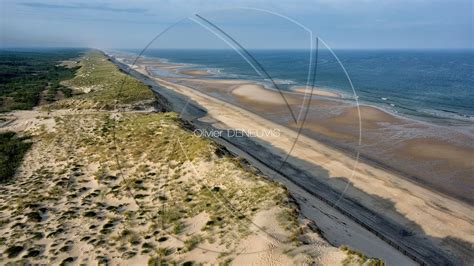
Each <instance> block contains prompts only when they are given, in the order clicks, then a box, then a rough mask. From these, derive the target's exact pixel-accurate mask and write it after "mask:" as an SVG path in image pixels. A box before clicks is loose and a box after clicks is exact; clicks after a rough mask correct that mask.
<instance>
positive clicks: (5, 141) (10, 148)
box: [0, 132, 32, 182]
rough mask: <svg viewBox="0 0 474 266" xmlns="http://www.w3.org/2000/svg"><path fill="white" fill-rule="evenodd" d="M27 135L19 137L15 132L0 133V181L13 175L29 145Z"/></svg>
mask: <svg viewBox="0 0 474 266" xmlns="http://www.w3.org/2000/svg"><path fill="white" fill-rule="evenodd" d="M28 139H29V138H28V137H20V136H18V135H17V134H16V133H15V132H5V133H0V182H4V181H7V180H8V179H10V178H12V177H13V176H14V175H15V172H16V169H17V168H18V167H19V166H20V164H21V162H22V161H23V157H24V156H25V153H26V152H27V151H28V149H29V148H30V147H31V145H32V144H31V142H29V141H28Z"/></svg>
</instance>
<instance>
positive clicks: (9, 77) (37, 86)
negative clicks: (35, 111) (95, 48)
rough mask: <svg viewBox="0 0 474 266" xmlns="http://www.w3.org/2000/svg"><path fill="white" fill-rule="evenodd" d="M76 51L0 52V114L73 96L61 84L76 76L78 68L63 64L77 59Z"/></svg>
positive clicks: (77, 53)
mask: <svg viewBox="0 0 474 266" xmlns="http://www.w3.org/2000/svg"><path fill="white" fill-rule="evenodd" d="M81 52H82V51H81V50H77V49H61V50H49V49H48V50H38V51H34V52H31V51H30V52H26V51H22V52H19V51H0V112H8V111H11V110H15V109H31V108H33V107H34V106H36V105H38V104H40V103H50V102H53V101H55V100H58V99H61V98H65V97H70V96H71V95H72V90H71V89H70V88H68V87H67V86H64V85H63V84H62V81H64V80H67V79H71V78H73V77H74V73H75V72H76V70H77V69H78V67H67V66H64V65H60V64H61V61H62V60H66V59H70V58H73V57H77V56H79V55H80V54H81Z"/></svg>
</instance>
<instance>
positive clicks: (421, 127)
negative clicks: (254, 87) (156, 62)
mask: <svg viewBox="0 0 474 266" xmlns="http://www.w3.org/2000/svg"><path fill="white" fill-rule="evenodd" d="M143 70H144V68H142V69H141V71H142V73H143V74H146V72H145V71H143ZM153 80H154V81H155V82H157V83H158V84H160V85H161V86H164V87H166V88H168V89H170V90H173V91H176V92H178V93H180V94H183V95H186V96H187V97H189V98H191V99H192V100H193V101H195V102H197V103H199V104H200V105H201V106H204V107H205V108H206V111H207V113H208V117H211V118H209V120H214V121H216V122H215V123H214V125H215V126H219V127H222V128H242V127H244V128H247V129H253V130H258V129H262V128H278V129H279V130H280V131H281V133H282V134H281V135H280V136H278V137H271V136H270V137H267V138H265V139H254V140H253V141H254V142H256V143H258V144H259V145H261V146H262V147H265V149H268V150H271V151H272V153H274V154H277V155H280V156H282V157H284V156H286V154H287V153H288V151H289V150H290V149H291V147H292V146H293V143H294V141H295V139H296V135H297V134H296V132H295V131H294V130H291V127H295V126H297V125H291V122H290V123H288V125H287V126H283V125H282V124H284V123H283V122H284V121H285V119H282V118H281V116H282V114H285V113H286V114H287V110H285V107H284V106H281V108H275V103H273V102H272V103H271V104H268V103H259V104H255V103H252V102H251V101H250V100H248V99H246V98H251V97H252V96H253V95H254V93H253V92H251V91H249V90H248V89H247V90H242V91H241V92H240V95H239V96H238V97H233V96H232V93H230V94H229V92H232V91H233V90H234V89H235V87H236V86H239V84H241V82H240V81H237V82H235V81H225V82H223V81H213V80H196V81H192V80H172V79H171V80H170V79H168V80H167V79H166V78H165V79H163V78H153ZM193 82H195V83H194V84H193ZM177 83H179V84H177ZM223 84H224V85H228V86H227V87H226V86H223ZM193 85H194V88H193ZM203 85H206V86H203ZM211 96H212V97H211ZM266 96H267V97H265V98H270V99H271V100H272V101H275V102H276V101H277V98H278V97H281V96H280V95H278V94H271V97H270V95H266ZM242 97H243V98H242ZM288 97H289V99H293V100H295V101H297V102H298V101H303V100H304V99H303V98H302V97H301V96H295V95H288ZM298 97H299V98H298ZM224 99H225V101H224ZM267 101H268V99H267ZM312 103H316V104H315V105H311V107H310V110H311V114H312V115H311V116H308V119H307V120H306V122H305V126H304V131H303V132H304V133H305V136H299V138H298V141H297V142H296V143H295V147H294V149H293V150H292V152H291V156H290V157H289V158H288V164H291V165H293V166H295V167H297V168H298V169H301V170H302V171H306V172H309V173H311V176H312V178H314V182H316V181H321V182H324V184H328V185H329V186H330V187H331V188H334V189H335V190H337V191H340V192H341V193H342V194H341V195H343V199H353V200H356V201H358V202H359V203H361V204H362V205H364V206H365V207H367V208H368V209H370V210H372V211H374V212H375V213H377V215H378V216H380V217H383V218H384V219H386V221H391V222H393V223H395V224H398V225H402V226H403V227H404V228H405V229H406V230H407V231H408V232H412V233H408V234H409V235H412V234H415V235H416V236H417V237H414V236H411V237H410V238H409V239H408V238H407V239H406V240H404V241H408V242H407V243H410V242H411V241H414V242H413V243H414V244H416V243H418V245H419V246H420V247H419V248H420V249H421V245H422V243H425V242H426V245H427V246H428V247H433V245H434V246H436V247H438V248H441V249H443V250H444V251H446V252H452V253H454V254H456V256H457V257H461V258H462V259H463V260H467V261H471V262H472V261H473V258H472V255H469V254H472V252H470V250H471V249H472V243H474V237H473V235H474V234H473V232H474V227H473V226H472V224H474V221H473V219H472V214H473V213H474V209H473V207H472V205H471V204H470V203H467V202H470V201H472V198H470V197H472V195H473V194H472V193H470V194H469V192H472V181H473V180H472V178H470V177H469V176H470V175H466V174H469V173H472V162H471V161H469V160H468V159H464V160H461V162H457V161H458V160H457V159H456V158H464V157H471V158H472V156H469V155H471V154H473V149H472V147H471V146H472V139H471V136H469V135H466V134H464V133H460V132H457V131H456V132H454V133H453V132H452V131H448V132H447V133H444V134H443V132H442V131H440V127H437V126H433V125H427V124H423V123H418V122H416V121H412V120H408V119H403V118H400V117H397V116H394V115H391V114H389V113H387V112H384V111H382V110H380V109H378V108H374V107H369V106H362V107H359V108H357V107H356V106H353V105H351V104H347V103H345V102H341V101H336V100H327V99H319V98H315V99H314V101H312ZM242 107H244V108H242ZM291 107H292V108H295V110H296V111H301V107H300V106H299V105H298V106H291ZM328 107H329V108H328ZM244 109H247V111H245V110H244ZM359 112H360V114H361V121H362V129H363V131H362V132H363V134H362V136H361V140H362V146H360V147H359V148H358V150H360V151H361V154H362V155H363V154H372V155H373V156H374V155H375V157H376V158H368V160H367V161H366V160H364V161H359V162H356V160H354V157H355V156H356V153H355V149H353V148H354V144H357V143H358V140H359V134H358V133H359V122H358V118H359ZM256 113H258V114H259V116H257V115H255V114H256ZM286 117H287V116H286ZM286 121H287V122H288V121H289V120H288V119H286ZM288 126H289V127H290V128H288ZM443 130H445V129H443ZM401 132H402V133H404V134H401ZM407 132H408V133H407ZM312 134H313V135H312ZM420 136H423V137H421V138H420ZM321 140H325V141H327V142H328V143H331V145H327V144H324V143H323V142H321ZM463 143H464V145H463ZM333 144H334V145H333ZM351 145H352V147H351ZM413 145H414V147H415V148H410V147H413ZM420 145H421V146H420ZM440 145H442V147H443V149H446V147H451V148H450V150H449V152H450V156H445V157H443V158H441V159H439V158H436V159H434V160H433V156H436V155H433V153H435V152H439V153H442V151H441V152H440V151H439V150H438V149H439V148H440V147H441V146H440ZM470 145H471V146H470ZM334 147H337V148H336V149H334ZM416 147H420V148H416ZM249 149H250V147H249ZM430 149H431V150H430ZM351 150H352V151H351ZM407 153H408V154H411V155H412V156H414V157H416V160H414V159H413V158H407ZM451 155H452V156H451ZM417 160H419V161H417ZM369 162H370V163H369ZM384 162H389V163H390V164H391V165H388V168H390V170H386V169H384V168H386V167H385V166H387V165H385V164H384ZM414 162H416V163H414ZM420 162H421V163H420ZM397 163H398V164H397ZM381 166H383V168H382V167H381ZM399 166H401V167H399ZM404 167H405V169H403V168H404ZM400 168H402V169H403V171H402V170H400ZM440 169H442V170H443V174H444V173H449V174H451V176H450V177H449V180H451V182H450V183H447V180H448V179H445V180H444V181H445V182H444V183H443V182H442V179H443V178H446V177H445V176H441V175H440V176H431V173H434V172H436V171H440ZM392 170H394V171H392ZM420 170H421V171H420ZM409 171H411V172H416V171H419V172H421V173H427V172H428V173H429V174H427V175H428V177H430V178H431V179H422V178H420V177H415V175H407V174H403V175H402V174H401V173H405V172H409ZM417 178H418V179H417ZM453 179H455V180H456V182H452V180H453ZM307 181H309V182H311V180H307ZM305 182H306V181H305ZM308 184H310V183H308ZM421 184H424V185H421ZM426 185H428V186H426ZM436 185H438V186H442V185H444V186H446V187H445V190H444V191H443V190H442V188H441V187H436ZM310 186H311V185H308V187H310ZM434 188H435V189H434ZM315 189H317V188H315ZM453 191H454V192H457V193H459V194H458V195H457V196H459V195H461V196H462V198H464V202H463V201H460V200H458V199H455V198H454V197H452V196H453V193H452V192H453ZM440 192H443V193H444V194H442V193H440ZM446 195H451V197H450V196H446ZM454 196H456V195H454ZM348 211H349V212H350V211H352V212H356V213H357V210H348ZM365 219H367V217H366V218H365ZM367 221H368V222H370V219H369V220H367ZM380 226H382V227H381V228H379V229H381V230H384V229H383V225H380ZM386 229H387V228H386ZM387 230H388V229H387ZM423 236H425V237H423ZM361 245H362V243H361Z"/></svg>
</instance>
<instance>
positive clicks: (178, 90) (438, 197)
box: [136, 68, 470, 254]
mask: <svg viewBox="0 0 474 266" xmlns="http://www.w3.org/2000/svg"><path fill="white" fill-rule="evenodd" d="M136 70H138V71H139V72H140V73H141V74H137V75H145V76H142V79H143V78H145V81H147V80H148V83H147V84H149V83H150V82H155V81H156V82H157V83H158V84H160V85H161V86H164V87H166V88H167V89H169V90H174V91H176V93H184V94H185V95H187V96H191V95H200V96H195V97H192V98H193V101H197V99H198V98H199V97H204V98H206V99H208V100H209V102H208V103H209V104H211V102H212V101H211V100H210V97H209V96H204V95H202V93H199V92H196V91H194V92H192V91H188V90H189V89H186V87H185V86H183V85H178V84H172V83H170V82H168V81H164V80H159V79H157V78H150V77H147V76H146V74H147V73H146V72H144V69H143V68H142V69H136ZM196 97H198V98H196ZM216 101H217V102H218V101H219V100H214V102H216ZM198 102H199V101H198ZM220 104H221V105H224V106H228V107H229V108H231V107H230V105H229V104H228V103H223V102H221V103H220ZM235 108H237V107H234V108H233V110H236V109H235ZM206 109H207V112H208V114H209V115H212V114H210V113H209V112H210V109H209V106H206ZM220 110H222V106H221V107H220ZM241 111H242V110H240V111H239V112H240V113H241ZM207 117H208V116H207ZM209 119H212V118H209ZM255 119H256V120H257V121H260V120H262V119H261V118H255ZM226 122H229V120H228V119H227V120H226V121H220V123H224V124H225V123H226ZM242 123H243V122H242ZM266 123H271V122H269V121H267V122H266ZM275 126H277V125H275ZM303 139H305V141H309V142H312V143H314V141H311V140H307V139H306V137H304V138H303ZM247 148H248V147H247ZM277 153H278V152H277ZM337 153H340V152H337ZM361 164H364V165H365V163H363V162H361ZM364 167H369V168H372V170H370V171H375V172H378V173H380V175H382V176H387V177H386V178H389V179H390V177H392V178H395V177H393V174H390V173H385V172H386V171H383V170H382V169H377V168H375V169H374V167H372V166H364ZM303 169H304V168H303ZM382 173H384V174H382ZM386 178H384V179H385V180H388V179H386ZM377 179H379V178H376V180H377ZM397 179H399V178H395V180H394V181H396V182H397V183H396V184H398V185H397V186H400V185H401V184H404V185H403V186H402V187H405V188H404V189H406V187H411V189H410V190H413V191H417V190H420V189H421V191H425V192H421V191H419V192H418V193H414V194H413V195H430V196H425V197H424V198H425V199H428V198H430V197H433V199H432V200H434V201H435V202H436V201H441V202H442V203H441V204H442V205H445V206H449V205H451V207H454V208H455V209H458V211H460V210H461V209H465V208H467V209H470V206H465V205H464V204H461V203H460V202H457V201H453V200H452V199H446V198H444V197H442V196H441V195H439V194H436V193H434V192H432V191H429V192H428V191H427V190H426V189H425V188H418V186H417V185H415V184H412V183H410V182H408V181H406V180H404V181H401V180H397ZM384 182H386V181H384ZM400 182H401V183H400ZM406 182H408V183H406ZM385 189H387V188H385ZM387 192H388V191H387ZM433 193H434V194H433ZM356 194H357V193H356ZM358 194H360V193H358ZM408 195H411V194H408ZM364 197H365V196H364ZM432 200H428V201H429V202H430V201H432ZM398 202H399V200H396V201H395V203H396V204H400V203H398ZM401 203H403V201H402V202H401ZM459 204H461V205H459ZM409 206H410V205H409ZM409 206H407V207H409ZM426 206H429V205H426ZM463 206H464V207H463ZM400 207H401V206H399V207H397V208H396V209H397V210H396V211H395V216H394V217H392V218H390V219H394V218H395V217H396V216H399V214H396V213H398V212H400V210H398V209H399V208H400ZM428 208H433V207H428ZM448 208H449V207H448ZM459 208H460V209H459ZM375 209H377V208H375ZM385 209H386V208H385ZM467 209H465V210H467ZM403 210H404V212H405V211H409V213H411V212H413V211H415V212H416V210H412V211H410V208H408V209H406V208H403ZM433 211H435V210H433ZM458 211H456V213H458ZM429 212H430V213H431V214H429V215H428V216H431V215H434V214H435V213H436V212H432V211H429ZM409 213H408V214H404V215H403V216H402V217H404V216H406V215H408V216H409V217H412V216H411V215H409ZM460 213H463V212H462V211H461V212H460ZM390 216H393V214H391V215H390ZM412 218H413V217H412ZM431 218H433V219H437V218H434V217H431ZM403 219H406V218H403ZM403 219H402V220H403ZM427 219H428V220H425V219H423V220H425V221H429V218H427ZM453 219H454V220H456V219H458V218H453ZM412 222H413V221H411V223H412ZM403 223H405V222H402V224H403ZM415 224H423V222H421V221H418V222H415ZM432 229H433V228H432ZM417 230H419V229H417ZM425 230H426V229H425ZM425 230H423V231H425ZM423 231H422V232H423ZM462 235H463V234H459V235H458V236H462ZM433 241H435V242H438V240H433ZM423 242H424V241H423ZM428 242H430V241H428ZM425 244H426V245H428V246H427V247H429V246H431V245H432V244H429V243H425ZM431 247H432V248H433V246H431ZM369 254H370V253H369Z"/></svg>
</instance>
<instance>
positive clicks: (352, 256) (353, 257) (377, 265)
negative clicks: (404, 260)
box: [340, 246, 385, 266]
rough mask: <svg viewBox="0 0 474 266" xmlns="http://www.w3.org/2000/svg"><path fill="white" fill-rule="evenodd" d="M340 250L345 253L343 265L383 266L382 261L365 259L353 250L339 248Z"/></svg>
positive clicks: (360, 253) (365, 257) (364, 256)
mask: <svg viewBox="0 0 474 266" xmlns="http://www.w3.org/2000/svg"><path fill="white" fill-rule="evenodd" d="M340 249H341V250H342V251H344V252H346V253H347V257H346V258H345V259H344V260H343V261H342V264H343V265H370V266H383V265H385V263H384V261H383V260H381V259H378V258H371V257H367V256H366V255H364V254H362V252H360V251H357V250H353V249H351V248H349V247H347V246H341V247H340Z"/></svg>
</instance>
